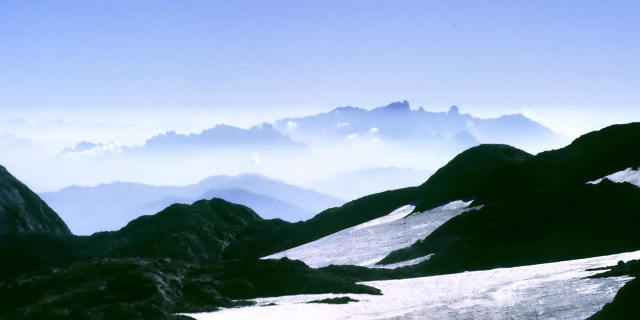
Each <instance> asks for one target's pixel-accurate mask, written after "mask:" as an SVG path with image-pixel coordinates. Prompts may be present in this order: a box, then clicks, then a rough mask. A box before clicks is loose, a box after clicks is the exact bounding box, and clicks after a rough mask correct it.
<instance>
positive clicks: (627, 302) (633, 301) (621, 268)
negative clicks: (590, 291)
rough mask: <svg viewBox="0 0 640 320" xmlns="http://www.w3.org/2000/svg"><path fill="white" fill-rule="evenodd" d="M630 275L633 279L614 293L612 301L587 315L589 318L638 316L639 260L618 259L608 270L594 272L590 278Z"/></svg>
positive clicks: (639, 294) (621, 318)
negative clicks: (624, 260) (625, 260)
mask: <svg viewBox="0 0 640 320" xmlns="http://www.w3.org/2000/svg"><path fill="white" fill-rule="evenodd" d="M619 276H632V277H634V279H633V280H631V281H629V282H627V283H626V284H625V285H624V286H623V287H622V288H620V290H618V293H617V294H616V296H615V298H614V299H613V301H611V302H610V303H607V304H606V305H605V306H604V307H603V308H602V310H600V311H599V312H597V313H596V314H594V315H593V316H591V317H589V320H614V319H616V320H618V319H620V320H627V319H628V320H632V319H636V318H638V314H639V313H640V306H639V305H638V299H640V280H639V279H638V276H640V260H632V261H628V262H626V263H625V262H622V261H619V262H618V264H617V265H615V266H611V267H610V270H608V271H606V272H603V273H599V274H596V275H595V276H592V278H598V277H619Z"/></svg>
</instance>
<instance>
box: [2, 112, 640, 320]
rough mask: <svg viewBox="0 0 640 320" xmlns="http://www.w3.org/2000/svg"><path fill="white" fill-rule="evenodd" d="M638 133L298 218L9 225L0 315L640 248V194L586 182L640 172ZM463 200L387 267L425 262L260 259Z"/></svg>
mask: <svg viewBox="0 0 640 320" xmlns="http://www.w3.org/2000/svg"><path fill="white" fill-rule="evenodd" d="M401 107H402V106H401ZM398 108H399V107H398ZM399 109H400V108H399ZM394 111H396V110H394ZM400 111H401V110H400ZM637 141H640V123H631V124H626V125H615V126H611V127H608V128H605V129H602V130H600V131H597V132H592V133H589V134H587V135H584V136H582V137H580V138H578V139H576V140H575V141H574V142H573V143H571V144H570V145H569V146H567V147H565V148H562V149H558V150H553V151H548V152H543V153H539V154H537V155H535V156H534V155H531V154H529V153H527V152H524V151H522V150H519V149H517V148H514V147H510V146H507V145H500V144H492V145H480V146H477V147H474V148H471V149H469V150H467V151H465V152H463V153H461V154H459V155H458V156H457V157H455V158H454V159H452V160H451V161H450V162H449V163H448V164H447V165H445V166H444V167H442V168H441V169H439V170H438V171H437V172H435V173H434V174H433V175H432V176H431V177H430V178H429V179H428V180H427V181H426V182H424V183H423V184H422V185H419V186H416V187H409V188H404V189H397V190H391V191H386V192H382V193H378V194H372V195H368V196H366V197H363V198H359V199H357V200H354V201H351V202H348V203H346V204H344V205H342V206H341V207H336V208H331V209H327V210H324V211H323V212H321V213H320V214H318V215H316V216H315V217H313V218H311V219H309V220H306V221H303V222H297V223H290V222H286V221H283V220H280V219H272V220H265V219H262V218H261V217H260V216H259V215H258V214H256V213H255V212H254V211H253V210H251V209H249V208H247V207H244V206H242V205H238V204H233V203H229V202H227V201H224V200H221V199H212V200H201V201H197V202H195V203H193V204H191V205H186V204H175V205H171V206H169V207H168V208H166V209H164V210H162V211H161V212H159V213H157V214H154V215H149V216H142V217H139V218H137V219H135V220H133V221H131V222H130V223H128V224H127V226H125V227H124V228H122V229H120V230H118V231H113V232H100V233H96V234H94V235H92V236H90V237H78V236H71V235H68V234H57V233H23V232H12V233H3V234H0V256H1V257H2V258H3V261H11V263H8V264H3V265H2V270H0V275H2V279H3V280H2V281H0V301H1V302H0V315H1V316H3V318H27V317H34V318H38V317H42V316H43V315H47V316H49V317H51V318H53V317H56V316H58V317H59V318H68V317H69V315H73V317H74V318H75V317H78V318H83V317H84V318H113V317H153V318H159V319H175V318H176V317H177V316H175V314H176V313H179V312H199V311H211V310H215V309H216V308H218V307H230V306H237V305H238V303H242V302H238V301H233V299H239V298H250V297H260V296H269V295H282V294H297V293H320V292H335V293H337V292H356V293H369V294H379V293H380V292H379V291H378V290H376V289H375V288H371V287H367V286H362V285H358V284H356V282H357V281H362V280H372V279H392V278H407V277H416V276H425V275H435V274H445V273H455V272H460V271H468V270H480V269H490V268H496V267H506V266H519V265H528V264H535V263H541V262H551V261H560V260H566V259H574V258H581V257H591V256H597V255H603V254H609V253H616V252H623V251H629V250H638V249H640V241H639V240H638V239H637V236H636V235H637V233H636V230H635V229H637V228H636V227H635V226H636V225H637V224H638V223H639V222H640V188H639V187H638V186H636V185H633V184H630V183H614V182H611V181H609V180H607V179H604V180H601V181H599V183H588V182H592V181H597V180H598V179H600V178H602V177H605V176H608V175H611V174H612V173H615V172H619V171H623V170H625V169H628V168H637V167H638V166H640V149H638V148H637V146H636V143H637ZM461 199H464V200H473V208H472V210H468V211H466V212H464V213H461V214H459V215H457V216H455V217H453V218H451V219H450V220H448V221H447V222H445V223H444V224H442V225H441V226H440V227H439V228H437V229H435V231H433V232H432V233H430V234H429V235H428V236H427V237H426V238H425V239H422V240H420V241H418V242H416V243H415V244H413V245H411V246H410V247H407V248H404V249H400V250H398V251H395V252H393V253H391V254H390V255H389V256H387V257H386V258H385V259H383V260H382V261H381V262H380V264H388V263H392V262H398V261H407V260H411V259H413V258H416V257H424V256H426V255H432V256H430V258H428V259H426V260H424V261H422V262H419V263H417V264H413V265H409V266H404V267H400V268H396V269H391V270H385V269H367V268H363V267H355V266H329V267H325V268H321V269H310V268H308V267H307V266H306V265H304V264H303V263H302V262H299V261H291V260H288V259H286V258H285V259H281V260H259V258H260V257H263V256H266V255H268V254H271V253H276V252H279V251H282V250H285V249H288V248H292V247H295V246H298V245H300V244H304V243H308V242H311V241H314V240H317V239H320V238H322V237H324V236H326V235H329V234H332V233H335V232H337V231H340V230H343V229H345V228H348V227H352V226H356V225H359V224H361V223H364V222H368V221H371V220H372V219H375V218H379V217H382V216H385V215H387V214H389V213H390V212H392V211H393V210H395V209H397V208H399V207H402V206H405V205H409V204H411V205H413V206H415V210H414V211H413V212H412V213H410V214H414V215H415V214H423V213H422V212H424V211H425V210H428V209H432V208H437V207H440V206H442V205H444V204H447V203H449V202H451V201H455V200H461ZM21 214H30V213H21ZM54 214H55V213H54ZM114 275H118V276H114ZM62 284H64V285H65V286H72V287H73V288H74V289H75V290H74V291H72V292H68V291H65V290H64V289H62V287H63V286H62ZM132 286H133V287H134V288H133V289H132V288H131V287H132ZM630 286H631V288H632V289H627V290H626V292H628V291H630V290H633V285H630ZM626 295H627V294H625V293H621V294H620V298H619V299H621V300H624V299H627V298H625V296H626ZM626 301H629V300H628V299H627V300H626ZM623 305H624V304H623ZM627 305H628V304H627ZM610 308H613V307H610Z"/></svg>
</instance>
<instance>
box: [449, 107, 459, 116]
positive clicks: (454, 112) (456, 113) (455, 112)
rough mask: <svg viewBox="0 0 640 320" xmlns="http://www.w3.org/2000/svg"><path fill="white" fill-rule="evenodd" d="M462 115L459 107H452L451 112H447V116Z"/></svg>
mask: <svg viewBox="0 0 640 320" xmlns="http://www.w3.org/2000/svg"><path fill="white" fill-rule="evenodd" d="M458 114H460V110H458V107H457V106H451V108H449V111H448V112H447V115H458Z"/></svg>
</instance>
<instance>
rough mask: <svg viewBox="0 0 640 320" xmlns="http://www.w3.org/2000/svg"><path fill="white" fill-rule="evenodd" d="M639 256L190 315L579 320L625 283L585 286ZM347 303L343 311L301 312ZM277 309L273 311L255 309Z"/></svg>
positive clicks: (383, 284)
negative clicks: (337, 300)
mask: <svg viewBox="0 0 640 320" xmlns="http://www.w3.org/2000/svg"><path fill="white" fill-rule="evenodd" d="M632 259H640V251H636V252H631V253H623V254H616V255H610V256H604V257H596V258H589V259H581V260H572V261H563V262H556V263H548V264H540V265H533V266H525V267H517V268H508V269H494V270H488V271H475V272H464V273H458V274H451V275H444V276H433V277H424V278H414V279H403V280H388V281H374V282H365V284H367V285H370V286H374V287H377V288H379V289H381V290H382V292H383V295H382V296H372V295H360V294H323V295H296V296H284V297H275V298H259V299H254V300H253V301H255V302H256V303H257V305H256V306H252V307H244V308H235V309H224V310H221V311H218V312H212V313H201V314H190V315H189V316H191V317H193V318H196V319H198V320H216V319H232V320H233V319H261V320H271V319H305V320H313V319H323V320H324V319H327V320H330V319H585V318H586V317H588V316H590V315H592V314H594V313H595V312H597V311H598V310H600V309H601V308H602V306H604V304H606V303H608V302H610V301H611V300H613V297H614V296H615V293H616V292H617V291H618V290H619V289H620V288H621V287H622V286H623V285H624V284H625V283H626V282H627V281H628V280H629V279H630V278H628V277H615V278H600V279H585V277H586V276H589V275H592V274H595V273H598V272H601V271H586V269H590V268H597V267H603V266H610V265H614V264H616V262H617V261H619V260H625V261H627V260H632ZM347 295H348V296H350V297H351V298H353V299H356V300H359V302H352V303H349V304H345V305H328V304H307V303H306V302H309V301H311V300H316V299H325V298H331V297H337V296H347ZM270 303H275V304H276V305H274V306H261V305H266V304H270Z"/></svg>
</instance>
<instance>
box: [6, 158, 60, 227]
mask: <svg viewBox="0 0 640 320" xmlns="http://www.w3.org/2000/svg"><path fill="white" fill-rule="evenodd" d="M2 232H5V233H15V232H46V233H54V234H70V233H71V232H70V231H69V228H67V226H66V225H65V223H64V222H63V221H62V219H60V217H58V215H57V214H56V213H55V212H54V211H53V210H51V208H49V206H47V204H46V203H45V202H44V201H42V200H41V199H40V197H38V195H36V194H35V193H33V192H32V191H31V190H29V188H28V187H27V186H25V185H24V184H22V183H21V182H20V181H18V180H17V179H16V178H15V177H13V176H12V175H11V174H10V173H9V172H8V171H7V170H6V169H5V168H4V167H2V166H0V233H2Z"/></svg>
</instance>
